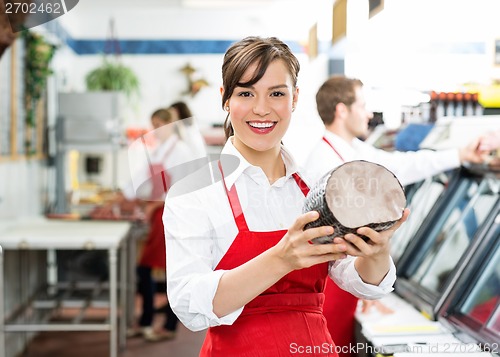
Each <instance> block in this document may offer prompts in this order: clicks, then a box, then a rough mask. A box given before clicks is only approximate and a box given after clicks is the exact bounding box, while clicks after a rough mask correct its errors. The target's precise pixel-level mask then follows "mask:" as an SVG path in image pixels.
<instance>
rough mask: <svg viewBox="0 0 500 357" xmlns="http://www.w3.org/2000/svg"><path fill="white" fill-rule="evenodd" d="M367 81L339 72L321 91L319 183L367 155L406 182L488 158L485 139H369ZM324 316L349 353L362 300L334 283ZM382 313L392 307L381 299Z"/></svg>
mask: <svg viewBox="0 0 500 357" xmlns="http://www.w3.org/2000/svg"><path fill="white" fill-rule="evenodd" d="M362 89H363V83H362V82H361V81H360V80H359V79H352V78H346V77H344V76H333V77H331V78H329V79H328V80H326V81H325V82H324V83H323V85H322V86H321V87H320V88H319V90H318V92H317V94H316V104H317V109H318V113H319V116H320V117H321V120H322V121H323V123H324V125H325V132H324V135H323V137H322V138H321V140H320V141H319V142H318V143H317V144H316V145H315V146H314V147H313V150H312V151H311V153H310V154H309V157H308V159H307V161H306V164H305V168H306V170H307V173H308V175H309V178H311V179H312V182H316V181H317V180H318V179H320V178H321V177H322V176H323V175H324V174H326V173H327V172H329V171H330V170H332V169H334V168H336V167H337V166H339V165H341V164H342V163H344V162H347V161H353V160H367V161H371V162H375V163H378V164H381V165H383V166H385V167H386V168H388V169H389V170H391V171H392V172H393V173H394V174H395V175H396V177H397V178H398V179H399V181H400V182H401V184H402V185H408V184H411V183H414V182H418V181H420V180H423V179H425V178H426V177H429V176H433V175H435V174H438V173H440V172H444V171H447V170H451V169H454V168H458V167H459V166H460V165H461V163H463V162H465V161H468V162H473V163H480V162H483V160H484V158H485V156H486V154H485V153H484V151H479V150H478V145H479V138H477V139H475V140H473V141H471V142H470V143H469V144H468V145H467V146H465V147H463V148H460V149H450V150H441V151H431V150H419V151H416V152H387V151H384V150H381V149H377V148H375V147H373V146H372V145H370V144H367V143H365V142H363V141H361V140H359V139H358V138H359V137H366V136H367V134H368V121H369V120H370V119H371V118H372V116H373V113H371V112H370V111H368V110H367V109H366V103H365V98H364V95H363V90H362ZM325 295H326V298H325V304H324V310H323V312H324V315H325V317H326V318H327V322H328V328H329V330H330V334H331V335H332V338H333V341H334V342H335V344H336V345H337V346H339V347H344V348H339V350H340V351H342V352H341V353H339V356H340V357H349V356H351V355H352V354H351V353H350V352H343V351H350V350H351V349H350V348H349V344H354V343H355V340H354V314H355V310H356V306H357V302H358V299H357V298H355V297H354V296H353V295H351V294H349V293H348V292H346V291H344V290H342V289H339V288H338V287H337V286H336V285H335V284H334V283H332V282H328V283H327V287H326V290H325ZM378 305H379V306H378V308H379V309H380V310H382V312H384V311H387V310H389V311H390V309H388V308H386V307H384V306H382V305H381V304H378Z"/></svg>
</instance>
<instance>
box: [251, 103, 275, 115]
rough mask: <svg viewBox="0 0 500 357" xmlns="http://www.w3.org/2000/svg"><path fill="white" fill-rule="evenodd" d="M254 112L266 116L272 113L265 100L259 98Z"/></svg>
mask: <svg viewBox="0 0 500 357" xmlns="http://www.w3.org/2000/svg"><path fill="white" fill-rule="evenodd" d="M253 113H254V114H255V115H259V116H266V115H268V114H269V113H271V110H270V109H269V106H268V105H267V103H266V101H265V100H258V101H257V102H256V103H255V106H254V107H253Z"/></svg>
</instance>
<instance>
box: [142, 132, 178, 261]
mask: <svg viewBox="0 0 500 357" xmlns="http://www.w3.org/2000/svg"><path fill="white" fill-rule="evenodd" d="M174 147H175V142H174V144H173V145H172V146H171V147H170V149H169V150H167V152H166V153H165V155H164V156H163V160H162V162H160V163H156V164H150V165H149V169H150V172H151V182H152V186H153V187H152V190H151V201H157V200H163V199H164V195H165V193H166V192H167V191H168V189H169V187H170V184H171V178H170V175H169V174H168V171H167V170H166V169H165V167H164V166H163V163H164V162H165V160H166V159H167V157H168V156H169V155H170V153H171V152H172V150H173V149H174ZM162 217H163V205H162V206H159V207H158V208H156V209H155V210H154V211H153V213H152V214H151V218H150V220H149V232H148V236H147V238H146V242H145V243H144V246H143V248H142V254H141V258H140V259H139V265H140V266H146V267H150V268H158V269H165V268H166V266H167V262H166V254H165V252H166V249H165V230H164V229H163V219H162Z"/></svg>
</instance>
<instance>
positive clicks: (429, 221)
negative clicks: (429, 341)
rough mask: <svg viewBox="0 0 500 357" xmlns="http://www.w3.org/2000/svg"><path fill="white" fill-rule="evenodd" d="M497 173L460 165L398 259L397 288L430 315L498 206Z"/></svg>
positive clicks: (437, 307) (484, 232)
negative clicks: (456, 173) (456, 174)
mask: <svg viewBox="0 0 500 357" xmlns="http://www.w3.org/2000/svg"><path fill="white" fill-rule="evenodd" d="M499 189H500V180H499V178H498V177H497V176H495V175H492V174H489V173H484V174H479V173H477V172H475V173H473V172H471V171H469V170H467V169H465V168H462V169H461V170H460V172H459V174H458V176H457V177H456V179H454V180H452V182H450V184H449V187H448V189H447V190H446V192H445V194H444V196H443V197H442V198H441V199H440V200H439V202H438V203H437V204H435V205H434V207H433V208H432V209H431V211H430V212H429V214H428V216H427V217H426V218H425V220H424V222H423V224H422V225H421V226H420V227H419V229H418V230H417V231H416V233H415V235H414V236H413V237H412V238H411V241H410V242H409V244H408V246H407V247H406V249H405V250H404V252H403V254H402V255H401V257H400V259H399V261H398V264H397V270H398V279H397V281H396V285H395V291H396V293H397V294H398V295H400V296H401V297H403V298H405V299H406V300H407V301H409V302H410V303H411V304H412V305H414V306H415V307H416V308H417V309H418V310H421V311H422V312H423V313H424V314H426V315H428V316H429V317H430V318H431V319H436V318H437V311H438V310H439V309H440V304H441V303H442V298H443V296H445V295H446V294H447V292H448V291H449V290H450V288H451V286H452V285H453V281H454V279H455V278H456V276H457V274H459V272H460V265H461V263H462V261H463V259H464V256H465V255H466V254H468V253H469V252H470V251H474V250H475V249H477V246H478V244H479V242H481V240H482V239H483V237H484V235H485V234H486V233H487V231H488V229H489V225H491V221H492V220H493V219H494V214H495V210H496V209H497V207H498V205H499Z"/></svg>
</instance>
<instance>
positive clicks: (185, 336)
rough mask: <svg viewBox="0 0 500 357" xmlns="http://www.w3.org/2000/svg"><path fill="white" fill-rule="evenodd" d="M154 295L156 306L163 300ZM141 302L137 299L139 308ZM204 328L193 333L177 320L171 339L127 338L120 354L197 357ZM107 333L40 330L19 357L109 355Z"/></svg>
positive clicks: (157, 321) (122, 356) (159, 322)
mask: <svg viewBox="0 0 500 357" xmlns="http://www.w3.org/2000/svg"><path fill="white" fill-rule="evenodd" d="M162 295H163V294H157V299H156V300H157V301H156V303H155V305H156V306H161V305H162V304H163V303H164V302H165V298H164V295H163V296H162ZM139 303H140V301H139V300H137V301H136V310H137V311H139ZM163 321H164V320H163V315H162V314H156V316H155V322H154V324H155V326H161V325H162V323H163ZM205 332H206V331H200V332H192V331H189V330H188V329H186V328H185V327H184V326H183V325H182V324H181V323H180V322H179V325H178V328H177V336H176V338H175V339H174V340H170V341H162V342H147V341H145V340H144V339H142V338H129V339H127V344H126V348H125V349H124V350H123V351H120V352H119V357H144V356H147V357H166V356H168V357H197V356H198V355H199V352H200V348H201V345H202V343H203V339H204V338H205ZM108 356H109V332H43V333H40V334H39V335H37V336H36V337H35V338H34V339H33V341H32V342H31V343H30V344H29V346H28V347H27V348H26V350H25V352H24V353H23V354H22V355H21V357H108Z"/></svg>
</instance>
